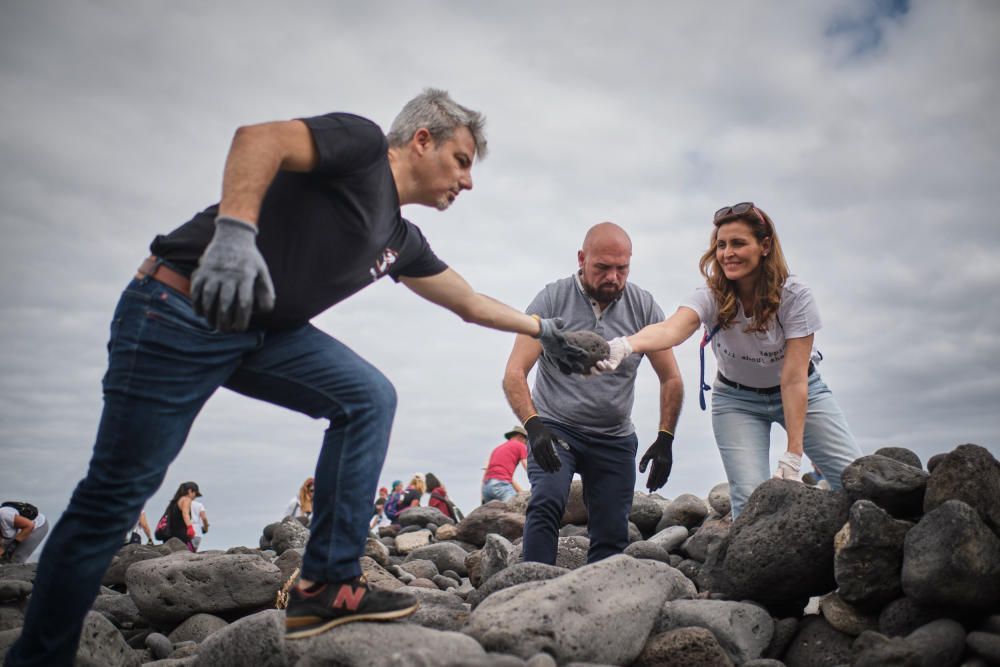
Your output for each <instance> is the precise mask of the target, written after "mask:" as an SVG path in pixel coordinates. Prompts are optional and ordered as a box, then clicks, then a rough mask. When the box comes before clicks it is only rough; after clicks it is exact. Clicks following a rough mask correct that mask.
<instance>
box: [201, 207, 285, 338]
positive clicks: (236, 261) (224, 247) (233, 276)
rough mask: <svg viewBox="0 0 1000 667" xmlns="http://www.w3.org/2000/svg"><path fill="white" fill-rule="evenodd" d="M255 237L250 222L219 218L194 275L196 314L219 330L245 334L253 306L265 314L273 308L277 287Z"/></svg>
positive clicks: (255, 231)
mask: <svg viewBox="0 0 1000 667" xmlns="http://www.w3.org/2000/svg"><path fill="white" fill-rule="evenodd" d="M256 236H257V228H256V227H255V226H254V225H251V224H250V223H249V222H244V221H242V220H237V219H236V218H227V217H225V216H219V217H218V218H216V219H215V235H214V236H213V237H212V242H211V243H209V244H208V247H207V248H205V252H204V253H203V254H202V256H201V259H199V260H198V268H197V269H195V271H194V273H193V274H191V301H192V304H193V305H194V312H196V313H198V314H199V315H201V316H203V317H204V318H205V319H206V320H208V323H209V324H210V325H212V327H214V328H216V329H218V330H220V331H227V332H228V331H244V330H245V329H246V328H247V324H249V323H250V315H251V314H253V309H254V305H256V307H257V310H259V311H260V312H262V313H267V312H270V311H271V310H272V309H273V308H274V285H273V284H272V283H271V274H270V273H268V271H267V264H266V263H265V262H264V258H263V257H262V256H261V254H260V251H259V250H257V243H256Z"/></svg>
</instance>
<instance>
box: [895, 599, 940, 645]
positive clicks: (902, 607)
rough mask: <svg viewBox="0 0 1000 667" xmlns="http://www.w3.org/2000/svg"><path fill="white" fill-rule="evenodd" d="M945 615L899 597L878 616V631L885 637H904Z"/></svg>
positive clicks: (933, 608)
mask: <svg viewBox="0 0 1000 667" xmlns="http://www.w3.org/2000/svg"><path fill="white" fill-rule="evenodd" d="M944 613H945V610H944V609H941V608H940V607H923V606H921V605H919V604H917V603H916V602H915V601H914V600H913V599H912V598H908V597H901V598H899V599H898V600H893V601H892V602H890V603H889V604H887V605H886V606H885V607H883V608H882V611H881V612H880V613H879V616H878V631H879V632H880V633H881V634H883V635H886V636H887V637H905V636H906V635H908V634H910V633H911V632H913V631H914V630H916V629H917V628H919V627H921V626H923V625H927V624H928V623H930V622H931V621H935V620H937V619H939V618H942V617H943V615H944Z"/></svg>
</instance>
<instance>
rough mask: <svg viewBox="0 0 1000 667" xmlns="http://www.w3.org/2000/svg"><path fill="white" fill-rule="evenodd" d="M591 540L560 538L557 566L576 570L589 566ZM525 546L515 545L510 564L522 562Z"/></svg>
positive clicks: (557, 543) (557, 548) (557, 547)
mask: <svg viewBox="0 0 1000 667" xmlns="http://www.w3.org/2000/svg"><path fill="white" fill-rule="evenodd" d="M589 549H590V540H588V539H587V538H586V537H560V538H559V539H558V541H557V542H556V563H555V564H556V566H557V567H564V568H566V569H568V570H575V569H577V568H580V567H583V566H584V565H586V564H587V551H588V550H589ZM523 557H524V546H523V545H522V544H515V545H514V549H513V550H512V551H511V552H510V561H509V562H510V564H511V565H513V564H514V563H520V562H522V560H521V559H522V558H523Z"/></svg>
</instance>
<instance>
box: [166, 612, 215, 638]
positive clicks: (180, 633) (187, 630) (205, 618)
mask: <svg viewBox="0 0 1000 667" xmlns="http://www.w3.org/2000/svg"><path fill="white" fill-rule="evenodd" d="M227 625H229V624H228V623H226V622H225V621H224V620H223V619H221V618H219V617H218V616H213V615H212V614H195V615H194V616H192V617H191V618H189V619H187V620H186V621H184V622H183V623H181V624H180V625H178V626H177V627H176V628H174V629H173V631H171V633H170V634H169V635H167V638H168V639H170V641H171V642H173V643H174V644H179V643H181V642H196V643H198V644H200V643H201V642H203V641H205V639H206V638H207V637H208V636H209V635H210V634H212V633H213V632H218V631H219V630H221V629H222V628H224V627H226V626H227Z"/></svg>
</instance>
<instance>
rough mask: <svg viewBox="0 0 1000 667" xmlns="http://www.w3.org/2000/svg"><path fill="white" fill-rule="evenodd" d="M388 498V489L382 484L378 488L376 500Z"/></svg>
mask: <svg viewBox="0 0 1000 667" xmlns="http://www.w3.org/2000/svg"><path fill="white" fill-rule="evenodd" d="M388 499H389V489H387V488H385V487H384V486H383V487H382V488H380V489H379V490H378V498H377V500H388Z"/></svg>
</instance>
